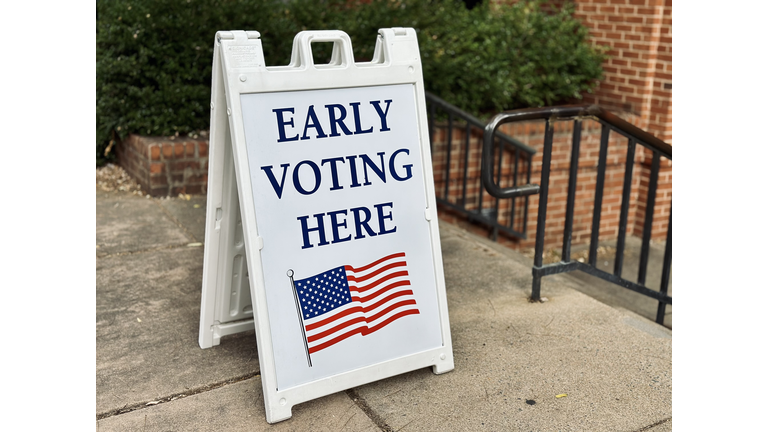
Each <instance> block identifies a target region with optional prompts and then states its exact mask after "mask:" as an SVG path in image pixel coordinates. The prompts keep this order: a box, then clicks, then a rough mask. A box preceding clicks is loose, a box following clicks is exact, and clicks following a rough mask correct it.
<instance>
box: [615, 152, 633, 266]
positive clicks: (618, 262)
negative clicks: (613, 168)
mask: <svg viewBox="0 0 768 432" xmlns="http://www.w3.org/2000/svg"><path fill="white" fill-rule="evenodd" d="M634 166H635V140H634V139H632V138H629V142H628V144H627V161H626V164H625V166H624V188H623V190H622V192H621V213H620V215H619V233H618V237H617V239H616V259H615V262H614V265H613V274H615V275H616V276H618V277H621V270H622V266H623V265H624V245H625V241H626V237H627V219H628V218H629V200H630V197H631V193H632V169H633V167H634Z"/></svg>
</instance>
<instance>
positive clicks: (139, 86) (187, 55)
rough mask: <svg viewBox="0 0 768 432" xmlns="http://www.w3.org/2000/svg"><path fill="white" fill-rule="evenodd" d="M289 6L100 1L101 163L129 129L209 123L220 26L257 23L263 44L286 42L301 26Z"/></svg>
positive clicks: (179, 128)
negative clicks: (289, 13) (111, 144)
mask: <svg viewBox="0 0 768 432" xmlns="http://www.w3.org/2000/svg"><path fill="white" fill-rule="evenodd" d="M285 10H286V9H285V4H284V3H283V2H281V1H279V0H259V1H243V0H205V1H200V0H107V1H104V0H101V1H99V2H97V4H96V11H97V24H96V133H97V135H96V137H97V145H96V150H97V153H96V158H97V159H96V160H97V164H100V163H103V162H105V161H106V160H107V159H109V158H110V156H112V154H110V155H108V157H107V158H105V157H104V151H105V149H106V147H107V146H108V145H109V142H110V140H114V139H117V138H120V137H125V136H127V135H128V134H129V133H139V134H143V135H173V134H176V133H177V132H178V133H179V134H186V133H189V132H192V131H195V130H201V129H207V128H208V127H209V125H208V123H209V121H210V99H211V95H210V94H211V65H212V63H213V42H214V35H215V34H216V31H217V30H235V29H243V30H246V29H247V30H251V29H258V30H259V31H260V32H261V34H262V38H263V39H264V43H265V45H267V46H273V45H277V46H280V45H281V43H282V42H283V41H284V40H286V39H287V40H292V39H293V35H294V34H295V32H296V29H295V28H294V27H293V22H292V21H291V20H288V19H286V18H285V16H286V15H285ZM273 42H276V43H274V44H273ZM265 51H267V50H266V49H265ZM288 51H289V52H290V43H289V44H288ZM268 54H269V52H265V55H268ZM281 54H282V55H285V54H284V53H281ZM270 60H274V58H270Z"/></svg>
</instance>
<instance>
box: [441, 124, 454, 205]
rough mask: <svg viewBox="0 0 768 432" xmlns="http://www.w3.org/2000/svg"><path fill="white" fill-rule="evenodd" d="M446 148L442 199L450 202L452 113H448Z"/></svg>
mask: <svg viewBox="0 0 768 432" xmlns="http://www.w3.org/2000/svg"><path fill="white" fill-rule="evenodd" d="M447 135H448V137H447V140H448V148H447V149H446V156H445V195H444V197H443V199H444V200H445V201H447V202H450V201H451V200H450V196H449V195H448V192H449V187H450V185H451V147H453V114H451V113H448V134H447Z"/></svg>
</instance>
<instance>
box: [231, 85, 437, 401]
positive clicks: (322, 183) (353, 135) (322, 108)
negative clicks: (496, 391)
mask: <svg viewBox="0 0 768 432" xmlns="http://www.w3.org/2000/svg"><path fill="white" fill-rule="evenodd" d="M240 99H241V105H242V111H243V122H244V126H245V142H246V148H247V151H248V162H249V165H250V177H251V185H252V188H253V201H254V203H255V208H256V221H257V226H258V232H259V233H260V236H261V237H262V238H263V243H264V248H263V249H262V265H263V267H264V281H265V286H266V291H267V307H268V309H269V321H270V328H271V331H272V340H273V344H274V353H275V364H276V369H277V385H278V389H280V388H284V387H293V386H295V385H298V384H303V383H307V382H310V381H314V380H317V379H318V378H323V377H328V376H331V375H335V374H338V373H340V372H342V371H349V370H353V369H357V368H359V367H362V366H365V365H370V364H375V363H380V362H382V361H386V360H390V359H394V358H398V357H402V356H405V355H408V354H412V353H416V352H420V351H426V350H428V349H431V348H437V347H440V346H441V345H442V338H441V334H440V319H439V313H438V306H437V284H436V283H435V273H434V269H433V256H432V250H431V241H430V238H429V226H428V221H427V220H426V219H425V217H424V211H425V209H426V208H427V201H426V191H425V188H424V174H423V172H422V169H421V167H422V160H421V148H420V145H419V133H418V126H417V123H416V102H415V96H414V86H413V85H409V84H400V85H389V86H377V87H366V88H348V89H335V90H314V91H302V92H284V93H261V94H244V95H241V96H240ZM290 271H292V272H293V280H294V285H295V289H296V290H297V297H298V306H299V308H300V310H301V314H302V316H301V317H299V315H298V314H297V302H296V298H294V293H293V288H292V286H291V281H290V279H289V277H288V276H287V273H288V272H290ZM300 318H301V319H300ZM302 327H303V330H302ZM305 338H306V344H305ZM307 351H308V354H309V360H310V362H311V363H310V362H308V358H307V355H306V352H307ZM310 364H311V367H310Z"/></svg>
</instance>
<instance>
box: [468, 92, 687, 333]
mask: <svg viewBox="0 0 768 432" xmlns="http://www.w3.org/2000/svg"><path fill="white" fill-rule="evenodd" d="M585 119H591V120H594V121H597V122H598V123H600V124H601V125H602V130H601V136H600V153H599V159H598V167H597V182H596V185H595V201H594V207H593V217H592V232H591V238H590V245H589V258H588V260H587V262H586V263H583V262H579V261H573V260H571V253H570V252H571V235H572V233H573V212H574V202H575V196H576V178H577V174H578V165H579V163H578V160H579V146H580V142H581V123H582V121H583V120H585ZM526 120H546V121H547V124H546V129H545V134H544V150H543V155H542V156H543V160H542V167H541V185H540V186H539V185H536V184H530V181H529V184H527V185H523V186H516V185H515V186H513V187H511V188H502V187H501V186H500V185H499V184H498V182H495V181H494V167H493V165H494V164H493V142H494V136H495V135H496V134H497V129H498V127H499V126H500V125H502V124H504V123H510V122H518V121H526ZM558 120H572V121H573V122H574V126H573V145H572V147H571V162H570V172H569V178H568V199H567V204H566V216H565V227H564V231H563V249H562V255H561V256H562V261H561V262H559V263H554V264H548V265H543V253H544V232H545V225H546V218H547V200H548V192H549V174H550V165H551V162H552V142H553V136H554V122H555V121H558ZM611 131H615V132H617V133H619V134H621V135H623V136H624V137H626V138H627V139H628V141H627V160H626V166H625V171H624V186H623V190H622V202H621V212H620V216H619V233H618V238H617V242H616V257H615V263H614V271H613V273H612V274H611V273H608V272H605V271H603V270H600V269H598V268H597V247H598V240H599V234H600V213H601V207H602V199H603V186H604V184H605V171H606V159H607V153H608V141H609V134H610V132H611ZM637 144H639V145H641V146H643V147H645V148H647V149H649V150H651V151H652V153H653V159H652V163H651V173H650V182H649V186H648V195H647V204H646V207H645V223H644V226H643V237H642V247H641V252H640V264H639V270H638V278H637V282H632V281H629V280H627V279H625V278H622V266H623V260H624V246H625V241H626V231H627V220H628V214H629V200H630V193H631V188H632V169H633V166H634V159H635V157H634V156H635V146H636V145H637ZM661 157H665V158H667V159H670V160H671V159H672V146H670V145H669V144H667V143H665V142H664V141H661V140H660V139H658V138H656V137H655V136H653V135H651V134H650V133H648V132H645V131H643V130H642V129H640V128H638V127H636V126H634V125H632V124H631V123H629V122H627V121H625V120H623V119H621V118H619V117H618V116H616V115H614V114H611V113H610V112H608V111H605V110H603V109H602V108H600V107H598V106H595V105H592V106H587V105H569V106H560V107H546V108H529V109H522V110H517V111H512V112H507V113H501V114H498V115H497V116H496V117H494V118H493V119H491V121H490V122H489V123H488V124H487V125H486V127H485V132H484V136H483V158H482V172H481V176H482V181H483V185H484V186H485V188H486V190H487V191H488V193H489V194H491V195H492V196H494V197H496V198H500V199H503V198H509V197H518V196H528V195H532V194H536V193H539V194H540V197H539V209H538V217H537V226H536V246H535V250H534V260H533V269H532V273H533V284H532V290H531V300H533V301H539V300H541V278H542V277H543V276H547V275H551V274H557V273H564V272H570V271H573V270H581V271H584V272H586V273H588V274H590V275H593V276H597V277H599V278H601V279H603V280H606V281H609V282H612V283H614V284H617V285H620V286H622V287H625V288H628V289H630V290H632V291H635V292H638V293H640V294H643V295H645V296H648V297H651V298H653V299H655V300H657V301H658V302H659V305H658V309H657V312H656V322H657V323H659V324H663V322H664V314H665V309H666V305H667V304H669V305H671V304H672V297H671V296H669V295H668V287H669V276H670V271H671V267H672V212H671V209H670V215H669V224H668V226H667V239H666V248H665V251H664V262H663V267H662V274H661V284H660V288H659V291H655V290H652V289H650V288H648V287H647V286H646V284H645V280H646V272H647V268H648V255H649V249H650V239H651V230H652V222H653V212H654V206H655V201H656V187H657V183H658V177H659V166H660V158H661Z"/></svg>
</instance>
